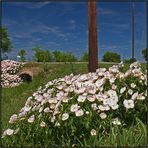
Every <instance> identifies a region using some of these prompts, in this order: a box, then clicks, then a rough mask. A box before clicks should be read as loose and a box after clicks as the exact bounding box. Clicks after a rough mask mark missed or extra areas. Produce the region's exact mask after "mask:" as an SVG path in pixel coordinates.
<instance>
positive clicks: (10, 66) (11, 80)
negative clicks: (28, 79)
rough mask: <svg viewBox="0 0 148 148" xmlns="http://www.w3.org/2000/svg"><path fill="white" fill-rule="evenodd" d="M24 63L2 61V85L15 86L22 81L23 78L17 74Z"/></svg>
mask: <svg viewBox="0 0 148 148" xmlns="http://www.w3.org/2000/svg"><path fill="white" fill-rule="evenodd" d="M23 65H24V63H21V62H17V61H13V60H3V61H1V70H2V74H1V85H2V87H15V86H18V85H20V84H21V83H22V80H21V78H20V77H19V76H18V75H17V74H16V73H17V72H18V70H19V69H20V68H21V67H22V66H23Z"/></svg>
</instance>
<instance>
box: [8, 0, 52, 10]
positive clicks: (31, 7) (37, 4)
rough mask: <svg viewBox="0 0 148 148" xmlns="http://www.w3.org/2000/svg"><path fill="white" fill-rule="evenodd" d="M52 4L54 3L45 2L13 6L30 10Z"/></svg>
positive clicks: (15, 4) (18, 3) (20, 3)
mask: <svg viewBox="0 0 148 148" xmlns="http://www.w3.org/2000/svg"><path fill="white" fill-rule="evenodd" d="M51 3H52V2H51V1H43V2H13V3H11V4H12V5H14V6H22V7H25V8H28V9H39V8H42V7H44V6H46V5H48V4H51Z"/></svg>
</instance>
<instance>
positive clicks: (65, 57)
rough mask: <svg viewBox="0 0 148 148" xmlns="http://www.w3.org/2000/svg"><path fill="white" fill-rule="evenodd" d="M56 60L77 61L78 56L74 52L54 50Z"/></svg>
mask: <svg viewBox="0 0 148 148" xmlns="http://www.w3.org/2000/svg"><path fill="white" fill-rule="evenodd" d="M53 55H54V60H55V61H56V62H75V61H77V58H76V57H75V55H73V54H72V53H65V52H62V51H54V52H53Z"/></svg>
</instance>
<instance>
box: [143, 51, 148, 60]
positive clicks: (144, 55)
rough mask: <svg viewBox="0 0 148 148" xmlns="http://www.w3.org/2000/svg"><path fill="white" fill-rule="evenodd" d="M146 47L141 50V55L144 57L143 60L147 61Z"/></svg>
mask: <svg viewBox="0 0 148 148" xmlns="http://www.w3.org/2000/svg"><path fill="white" fill-rule="evenodd" d="M147 50H148V49H143V50H142V55H143V57H144V59H145V61H148V55H147V52H148V51H147Z"/></svg>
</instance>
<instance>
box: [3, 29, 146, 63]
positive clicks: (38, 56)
mask: <svg viewBox="0 0 148 148" xmlns="http://www.w3.org/2000/svg"><path fill="white" fill-rule="evenodd" d="M0 32H1V41H2V42H1V51H2V53H6V52H10V51H11V50H12V48H13V46H12V43H11V41H10V37H9V35H8V33H7V28H5V27H1V28H0ZM32 50H33V51H34V52H35V54H34V56H33V60H35V61H37V62H77V61H80V62H88V53H87V52H85V53H84V54H83V55H82V56H81V58H80V59H78V58H77V57H76V56H75V55H74V54H73V53H71V52H62V51H52V52H51V51H49V50H44V49H42V48H41V47H39V46H37V47H34V48H33V49H32ZM142 55H143V58H144V59H145V60H146V61H147V60H148V56H147V51H146V49H143V50H142ZM26 56H27V52H26V50H24V49H20V50H19V52H18V55H17V57H18V58H19V59H20V61H22V62H24V61H26ZM5 58H6V57H5ZM5 58H3V59H5ZM134 60H135V61H136V59H134ZM102 61H104V62H116V63H119V62H121V56H120V55H119V54H118V53H116V52H111V51H107V52H105V53H104V55H103V58H102ZM124 62H125V63H131V62H132V59H124Z"/></svg>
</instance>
